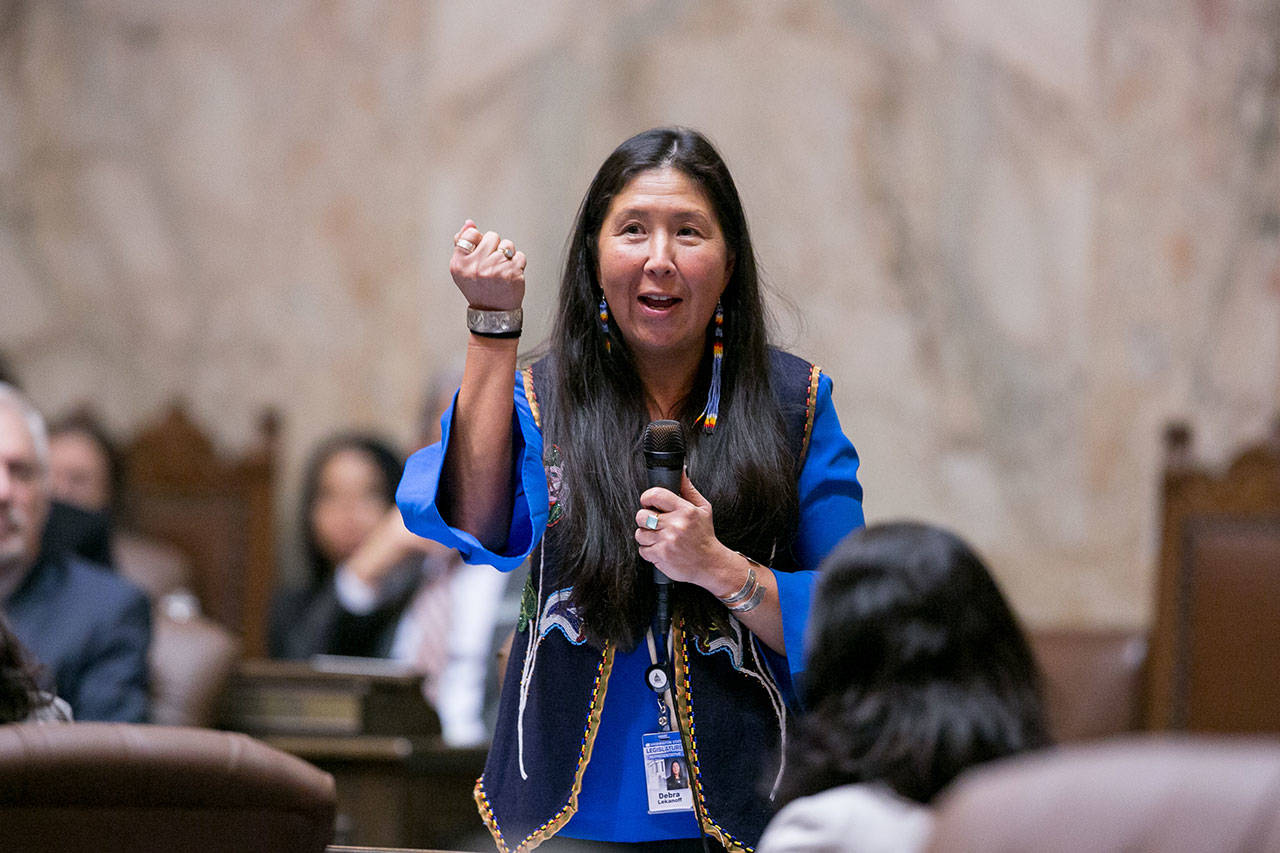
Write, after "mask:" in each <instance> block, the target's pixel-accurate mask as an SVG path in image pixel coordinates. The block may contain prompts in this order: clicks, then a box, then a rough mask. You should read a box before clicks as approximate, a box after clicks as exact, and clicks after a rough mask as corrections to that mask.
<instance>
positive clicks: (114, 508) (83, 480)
mask: <svg viewBox="0 0 1280 853" xmlns="http://www.w3.org/2000/svg"><path fill="white" fill-rule="evenodd" d="M49 476H50V488H51V490H52V494H53V500H54V503H53V507H52V510H51V516H50V520H49V529H50V533H49V534H48V535H51V536H55V537H58V538H59V539H60V540H61V542H62V544H63V545H64V546H66V547H68V548H70V549H71V550H73V551H74V552H75V553H77V554H79V555H80V556H82V557H85V558H86V559H89V560H93V561H94V562H98V563H102V564H104V565H107V566H110V567H111V568H114V569H115V570H116V571H118V572H120V574H122V575H124V576H125V577H126V578H128V579H129V580H131V581H133V582H134V583H136V584H138V586H140V587H142V588H143V589H145V590H146V591H147V593H148V594H149V595H150V596H151V597H152V599H153V600H154V601H155V602H157V604H158V605H159V606H160V607H162V608H163V609H164V610H165V611H166V612H172V613H173V614H174V615H175V616H178V617H180V618H191V617H193V616H194V615H195V614H196V613H198V612H199V609H200V605H199V600H198V599H197V598H196V596H195V594H194V593H192V592H191V590H190V588H189V587H190V583H191V570H190V565H189V561H188V560H187V558H186V557H185V556H184V555H183V554H182V552H181V551H179V550H178V549H176V548H174V547H172V546H170V545H168V544H166V543H164V542H160V541H158V540H156V539H152V538H150V537H147V536H143V535H142V534H140V533H137V532H136V531H134V530H131V529H129V528H128V527H127V526H124V525H122V524H121V512H120V501H121V499H122V495H123V493H124V485H125V472H124V460H123V458H122V456H121V453H120V450H119V447H118V446H117V445H116V443H115V441H114V440H113V439H112V438H111V436H110V434H109V433H108V432H107V429H106V427H105V426H103V425H102V423H101V421H99V420H98V418H97V417H95V416H94V415H93V414H92V413H91V412H90V411H88V410H87V409H77V410H75V411H73V412H72V413H71V414H69V415H66V416H64V417H62V418H59V419H58V420H55V421H53V422H52V423H51V424H50V425H49Z"/></svg>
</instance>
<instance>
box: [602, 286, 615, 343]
mask: <svg viewBox="0 0 1280 853" xmlns="http://www.w3.org/2000/svg"><path fill="white" fill-rule="evenodd" d="M600 332H601V334H603V335H604V351H605V352H613V339H612V338H611V337H610V336H609V303H608V302H607V301H606V300H605V298H604V297H603V296H601V297H600Z"/></svg>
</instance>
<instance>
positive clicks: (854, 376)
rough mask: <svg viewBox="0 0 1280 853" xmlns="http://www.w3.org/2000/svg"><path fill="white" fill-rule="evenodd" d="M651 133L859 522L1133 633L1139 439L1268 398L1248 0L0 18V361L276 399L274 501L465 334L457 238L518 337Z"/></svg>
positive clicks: (155, 10) (114, 421)
mask: <svg viewBox="0 0 1280 853" xmlns="http://www.w3.org/2000/svg"><path fill="white" fill-rule="evenodd" d="M669 123H681V124H688V125H692V126H695V127H698V128H700V129H702V130H704V131H705V132H707V133H708V134H709V135H710V136H711V137H712V138H713V140H715V141H716V143H717V144H718V145H719V147H720V148H721V151H722V152H723V154H724V155H725V157H726V159H727V160H728V161H729V163H730V166H731V167H732V168H733V170H734V174H735V177H736V179H737V181H738V183H739V187H740V189H741V191H742V194H743V196H744V199H745V202H746V205H747V209H748V213H749V216H750V218H751V224H752V227H753V229H754V234H755V237H756V240H757V244H758V248H759V250H760V254H761V259H762V263H763V267H764V269H765V271H766V273H767V275H768V277H769V280H770V282H771V283H772V286H773V289H774V293H775V296H776V303H777V305H778V308H779V310H778V320H779V323H778V328H779V333H780V337H781V339H782V340H783V341H784V342H785V343H787V344H788V345H790V346H792V347H793V348H795V349H796V350H798V351H800V352H801V353H803V354H805V355H807V356H809V357H810V358H813V359H815V360H817V361H818V362H819V363H821V364H822V365H824V367H826V368H827V370H828V372H829V373H830V374H831V375H832V376H833V377H835V380H836V402H837V405H838V408H839V410H840V413H841V418H842V421H843V423H844V425H845V427H846V430H847V432H848V433H849V434H850V436H851V437H852V438H853V439H854V441H855V443H856V444H857V446H858V448H859V450H860V451H861V452H862V454H863V457H864V468H863V478H864V482H865V486H866V491H867V513H868V517H869V518H870V519H872V520H877V519H879V520H883V519H888V518H894V517H902V516H914V517H923V518H926V519H929V520H933V521H938V522H941V523H945V524H948V525H951V526H953V527H955V528H956V529H958V530H959V531H961V532H962V533H963V534H965V535H966V536H968V537H970V538H971V539H972V540H973V541H974V542H976V543H977V544H978V545H979V546H980V548H981V550H982V551H983V552H984V553H985V555H986V556H987V557H988V558H989V560H990V562H991V563H992V564H993V566H994V567H995V569H996V571H997V574H998V575H999V577H1000V580H1001V582H1002V583H1003V585H1004V586H1005V589H1006V590H1007V592H1008V593H1009V595H1010V596H1011V597H1012V599H1013V601H1014V603H1015V605H1016V606H1017V608H1018V609H1019V610H1020V611H1021V612H1022V613H1023V614H1024V615H1025V617H1026V618H1027V619H1028V620H1029V621H1030V622H1032V623H1035V624H1114V625H1136V624H1141V623H1142V622H1144V621H1145V620H1146V619H1147V617H1148V614H1149V612H1150V599H1151V589H1150V584H1151V577H1152V563H1153V549H1154V542H1155V537H1156V533H1157V531H1156V528H1155V511H1156V488H1157V477H1158V471H1159V462H1160V447H1159V435H1160V431H1161V427H1162V425H1163V424H1164V422H1165V421H1166V420H1167V419H1168V418H1171V417H1186V418H1188V419H1190V421H1191V422H1192V423H1193V424H1194V426H1195V427H1196V429H1197V432H1198V434H1199V436H1200V444H1201V447H1202V449H1203V450H1204V451H1205V453H1206V454H1207V455H1208V456H1209V457H1210V458H1214V459H1219V460H1221V459H1222V458H1224V456H1225V455H1226V454H1227V453H1228V452H1229V450H1230V449H1231V448H1233V447H1234V446H1236V445H1238V444H1239V443H1240V442H1243V441H1246V440H1250V439H1252V438H1254V437H1256V436H1258V435H1260V434H1261V433H1262V432H1263V431H1264V430H1265V428H1266V424H1267V423H1268V421H1269V419H1270V417H1271V415H1272V413H1273V412H1274V411H1275V409H1276V408H1277V390H1278V388H1280V380H1278V377H1280V370H1278V369H1277V368H1280V325H1278V323H1277V319H1278V314H1280V312H1278V310H1277V309H1278V308H1280V306H1278V304H1277V303H1278V301H1280V249H1278V240H1277V236H1278V234H1280V2H1277V0H1075V2H1067V3H1044V2H1041V0H1005V1H1004V2H994V0H909V2H891V1H890V0H845V2H838V0H808V2H786V3H758V4H756V3H753V4H747V3H736V2H728V0H703V2H697V3H679V2H670V0H627V1H626V2H618V3H610V4H605V5H602V4H599V3H596V2H589V0H541V2H533V3H530V2H514V0H506V1H505V2H494V3H483V4H476V3H464V2H456V0H435V2H421V3H414V2H390V0H387V2H369V0H310V2H304V0H278V1H277V2H271V3H260V2H256V0H214V2H209V0H202V2H196V0H0V288H2V289H0V350H3V351H4V353H5V354H6V355H7V357H8V358H9V360H10V361H11V362H12V363H13V365H14V367H15V368H16V369H17V371H18V373H19V374H20V376H21V378H22V380H23V382H24V384H25V385H26V386H27V387H28V388H29V390H30V391H31V393H32V394H33V396H34V397H35V398H36V399H37V401H38V402H39V403H40V404H41V405H42V406H43V407H44V408H45V409H46V410H47V411H49V412H50V413H57V412H59V411H62V410H64V409H66V408H67V407H70V406H72V405H74V404H76V403H78V402H81V401H90V402H92V404H93V405H94V406H96V407H97V409H98V410H99V411H100V412H102V413H103V415H104V416H105V418H106V419H107V421H108V422H109V424H110V426H112V427H113V428H115V429H116V430H118V431H120V432H121V433H122V434H126V433H128V431H130V430H131V429H134V428H136V427H137V426H138V425H140V424H142V423H144V422H146V421H148V420H150V419H152V418H154V417H155V416H156V415H157V413H158V412H159V411H160V410H161V409H162V408H163V407H164V405H165V404H166V403H167V402H168V401H169V400H171V399H173V398H175V397H179V396H180V397H183V398H185V399H186V400H188V401H189V403H190V405H191V407H192V408H193V410H194V412H195V413H196V415H197V417H198V418H199V419H200V420H201V421H202V422H204V423H206V424H208V425H209V427H210V429H211V430H212V431H213V433H214V434H215V435H216V437H217V439H218V441H219V443H220V444H221V445H222V446H223V447H225V448H227V449H228V450H235V449H238V448H242V447H244V446H245V445H246V444H247V443H248V442H249V441H250V440H251V436H252V433H253V428H254V424H255V421H256V418H257V415H258V413H259V412H260V411H261V410H262V409H263V407H265V406H268V405H274V406H278V407H279V408H280V409H281V411H282V413H283V416H284V428H285V432H284V435H285V450H286V472H285V473H286V476H285V482H284V484H283V485H282V488H281V494H280V498H281V504H282V518H284V519H286V520H287V519H291V518H292V517H293V512H292V509H291V503H292V501H293V500H294V497H295V495H296V487H295V481H296V479H297V474H298V470H299V468H300V465H301V460H302V459H303V458H304V457H305V455H306V453H307V451H308V450H309V448H310V447H311V446H312V445H313V444H314V443H315V442H316V441H317V440H318V439H319V438H321V437H322V436H324V435H326V434H328V433H329V432H331V431H333V430H335V429H337V428H340V427H350V426H365V427H371V428H377V429H381V430H384V431H386V432H388V433H389V434H391V435H393V436H395V437H397V438H398V439H401V440H407V439H408V437H409V436H410V435H411V434H412V432H413V431H414V424H413V420H414V417H415V412H416V410H417V408H418V405H419V403H420V398H421V396H422V393H423V389H424V387H425V384H426V381H427V377H428V375H429V374H430V372H431V371H432V370H433V369H434V368H436V367H439V366H442V365H447V364H449V363H450V362H452V361H453V360H454V359H456V357H457V355H458V354H459V353H460V352H461V351H462V349H463V347H464V346H465V340H466V334H465V329H464V325H463V317H462V313H463V307H464V302H463V300H462V298H461V297H460V296H459V295H458V294H457V293H456V291H455V290H454V289H453V288H452V284H451V283H450V281H449V278H448V270H447V262H448V254H449V238H450V236H451V235H452V234H453V232H454V231H455V230H456V228H457V227H458V225H459V224H460V222H461V220H462V219H463V218H464V217H467V216H471V217H474V218H475V219H476V220H477V221H478V222H480V223H481V224H482V226H484V227H494V228H497V229H500V230H502V231H503V232H504V233H505V234H507V235H509V236H511V237H512V238H513V239H514V240H515V241H516V242H517V244H518V245H520V246H521V247H522V248H524V249H525V251H526V252H527V253H528V255H529V257H530V261H529V282H530V283H529V298H528V300H527V303H526V312H527V315H528V320H527V321H526V324H527V331H526V336H525V340H526V341H527V342H528V344H529V345H530V346H532V345H533V344H535V343H536V342H537V341H538V340H539V339H540V338H541V337H543V335H545V333H546V332H547V330H548V327H549V318H550V311H551V307H552V299H553V293H554V290H555V280H556V276H557V266H558V264H559V262H560V257H561V251H562V247H563V244H564V240H565V237H566V235H567V232H568V228H569V224H570V221H571V219H572V217H573V214H574V211H575V209H576V206H577V203H578V201H579V199H580V196H581V194H582V192H583V191H584V190H585V187H586V184H587V182H588V180H589V179H590V176H591V174H592V173H593V171H594V169H595V168H596V166H597V165H598V164H599V162H600V161H601V160H602V159H603V157H604V156H605V155H606V154H607V153H608V152H609V151H610V150H611V149H612V147H613V146H614V145H615V144H616V143H617V142H619V141H620V140H622V139H623V138H625V137H626V136H627V135H629V134H631V133H632V132H635V131H638V130H641V129H643V128H645V127H649V126H652V125H656V124H669ZM282 533H284V534H286V536H285V538H286V540H287V539H288V535H287V534H288V533H289V531H288V530H287V529H286V530H284V531H282ZM286 552H287V549H286Z"/></svg>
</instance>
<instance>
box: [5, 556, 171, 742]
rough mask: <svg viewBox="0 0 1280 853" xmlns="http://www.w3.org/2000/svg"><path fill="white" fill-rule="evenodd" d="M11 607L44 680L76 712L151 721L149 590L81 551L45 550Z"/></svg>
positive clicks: (7, 607) (19, 633)
mask: <svg viewBox="0 0 1280 853" xmlns="http://www.w3.org/2000/svg"><path fill="white" fill-rule="evenodd" d="M5 610H6V613H7V614H8V617H9V622H10V625H11V626H12V627H13V631H14V633H15V634H16V635H17V636H18V639H19V640H21V641H22V643H23V644H24V645H25V646H26V647H27V649H28V650H29V651H30V652H31V655H32V657H34V658H35V659H36V660H37V662H39V663H40V664H41V666H43V667H44V670H45V672H44V676H45V680H44V682H43V684H42V686H43V687H44V688H45V689H47V690H50V691H52V692H55V693H57V695H58V696H61V697H62V698H63V699H65V700H66V701H67V702H68V703H69V704H70V705H71V710H72V711H73V712H74V713H75V717H76V719H77V720H106V721H118V722H137V723H140V722H145V721H146V717H147V686H148V679H147V651H148V648H149V646H150V644H151V608H150V605H149V603H148V601H147V596H146V594H145V593H143V592H142V590H140V589H138V588H137V587H135V586H134V585H133V584H131V583H130V582H129V581H127V580H124V579H123V578H121V577H118V576H117V575H115V574H112V573H111V572H110V571H108V570H107V569H105V568H103V567H101V566H97V565H95V564H93V563H88V562H85V561H84V560H81V559H80V558H78V557H73V556H69V555H63V554H50V553H45V554H42V555H41V556H40V559H39V560H38V561H37V562H36V565H35V567H34V568H33V569H32V570H31V572H30V573H29V574H28V575H27V577H26V578H25V579H24V580H23V582H22V584H21V585H20V586H19V587H18V588H17V590H15V591H14V593H13V595H12V596H10V598H9V601H8V603H7V604H6V605H5Z"/></svg>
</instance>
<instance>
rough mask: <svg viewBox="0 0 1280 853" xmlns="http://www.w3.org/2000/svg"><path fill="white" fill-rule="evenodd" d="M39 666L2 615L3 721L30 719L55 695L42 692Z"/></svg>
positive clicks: (0, 712)
mask: <svg viewBox="0 0 1280 853" xmlns="http://www.w3.org/2000/svg"><path fill="white" fill-rule="evenodd" d="M38 673H39V669H38V668H37V667H36V665H35V664H34V663H33V662H32V661H31V660H30V658H29V657H28V656H27V653H26V650H25V649H24V648H23V645H22V643H21V642H19V640H18V638H17V637H16V636H15V635H14V633H13V630H12V629H11V628H10V627H9V623H8V622H7V621H6V620H5V618H4V616H3V614H0V723H16V722H20V721H22V720H25V719H27V717H29V716H31V712H32V711H34V710H36V709H37V708H42V707H44V706H45V705H48V704H49V703H50V702H51V701H52V700H51V698H50V697H49V696H48V695H46V694H44V693H42V692H41V691H40V687H39V684H38V683H37V675H38Z"/></svg>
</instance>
